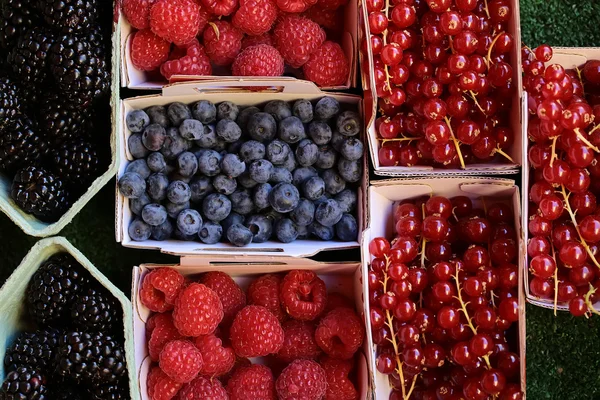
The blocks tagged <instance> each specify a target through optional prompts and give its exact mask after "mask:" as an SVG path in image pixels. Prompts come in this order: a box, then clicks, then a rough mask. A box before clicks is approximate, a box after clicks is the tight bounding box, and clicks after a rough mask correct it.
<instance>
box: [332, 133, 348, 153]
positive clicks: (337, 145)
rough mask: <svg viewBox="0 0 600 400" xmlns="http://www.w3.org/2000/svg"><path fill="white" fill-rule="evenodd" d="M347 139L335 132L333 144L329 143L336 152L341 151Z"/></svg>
mask: <svg viewBox="0 0 600 400" xmlns="http://www.w3.org/2000/svg"><path fill="white" fill-rule="evenodd" d="M344 140H346V137H345V136H344V135H342V134H341V133H339V132H337V131H336V132H333V135H332V136H331V142H330V143H329V144H330V145H331V147H333V148H334V149H335V150H336V151H340V150H341V149H342V143H344Z"/></svg>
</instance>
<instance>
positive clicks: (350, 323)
mask: <svg viewBox="0 0 600 400" xmlns="http://www.w3.org/2000/svg"><path fill="white" fill-rule="evenodd" d="M364 337H365V329H364V326H363V323H362V321H361V320H360V318H359V317H358V315H356V313H355V312H354V310H352V309H350V308H346V307H341V308H336V309H335V310H333V311H330V312H329V313H328V314H327V315H325V317H323V319H322V320H321V322H319V326H317V330H316V331H315V340H316V341H317V344H318V345H319V347H320V348H321V349H323V351H324V352H325V353H327V354H328V355H329V356H331V357H333V358H340V359H342V360H348V359H350V358H352V356H353V355H354V353H356V351H357V350H358V348H359V347H360V346H361V345H362V342H363V339H364Z"/></svg>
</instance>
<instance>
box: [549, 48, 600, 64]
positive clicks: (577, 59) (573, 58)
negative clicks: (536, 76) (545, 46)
mask: <svg viewBox="0 0 600 400" xmlns="http://www.w3.org/2000/svg"><path fill="white" fill-rule="evenodd" d="M598 58H600V48H598V47H581V48H580V47H575V48H567V47H555V48H554V50H553V54H552V59H551V60H550V61H549V62H548V64H560V65H562V66H563V67H565V68H567V69H569V68H575V67H580V66H581V65H583V64H585V63H586V62H587V61H588V60H597V59H598Z"/></svg>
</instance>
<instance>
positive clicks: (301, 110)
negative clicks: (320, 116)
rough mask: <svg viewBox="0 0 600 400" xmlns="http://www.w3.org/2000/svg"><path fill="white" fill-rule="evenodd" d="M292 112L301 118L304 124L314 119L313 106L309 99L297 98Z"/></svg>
mask: <svg viewBox="0 0 600 400" xmlns="http://www.w3.org/2000/svg"><path fill="white" fill-rule="evenodd" d="M292 113H293V114H294V116H296V117H298V118H300V121H302V123H303V124H308V123H309V122H310V121H312V119H313V106H312V104H311V103H310V101H308V100H305V99H301V100H296V102H294V105H293V106H292Z"/></svg>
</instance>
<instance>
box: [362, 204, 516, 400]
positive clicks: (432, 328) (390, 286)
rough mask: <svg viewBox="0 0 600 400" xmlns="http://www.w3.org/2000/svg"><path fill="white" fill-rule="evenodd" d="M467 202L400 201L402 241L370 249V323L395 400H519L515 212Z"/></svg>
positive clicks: (397, 215)
mask: <svg viewBox="0 0 600 400" xmlns="http://www.w3.org/2000/svg"><path fill="white" fill-rule="evenodd" d="M481 204H482V208H477V207H475V205H474V204H473V201H472V200H471V199H470V198H468V197H465V196H458V197H454V198H452V199H448V198H445V197H441V196H432V197H430V198H427V199H421V198H419V199H416V200H408V201H403V202H402V203H400V204H399V205H397V206H396V208H395V210H394V213H393V215H394V222H395V228H396V229H395V230H396V235H397V236H396V237H395V238H394V240H393V241H392V242H391V243H390V242H389V241H388V240H387V239H385V238H383V237H377V238H374V239H373V240H372V241H371V242H370V243H369V252H370V254H371V256H372V257H373V258H372V260H371V262H370V267H369V272H368V288H369V294H368V296H369V303H370V324H371V329H372V333H373V341H374V344H375V345H376V368H377V371H378V372H379V373H381V374H385V375H388V376H389V381H390V386H391V387H393V388H394V389H393V391H392V394H391V395H390V399H393V400H400V399H401V400H408V399H411V400H412V399H442V398H444V399H445V398H448V399H450V398H457V399H458V398H464V399H466V400H485V399H491V398H494V399H502V400H508V399H513V400H518V399H522V393H521V389H520V386H519V358H518V356H517V354H515V353H513V352H511V348H513V345H516V343H514V342H515V341H516V340H515V339H516V337H515V335H516V334H517V332H516V324H515V323H516V322H517V321H518V319H519V303H518V290H519V288H518V270H517V266H516V265H514V263H515V262H516V261H517V256H518V242H517V240H518V234H517V233H516V232H515V229H514V216H513V211H512V209H511V207H510V206H508V205H507V204H505V203H495V204H492V205H489V206H487V207H486V204H485V202H484V199H482V203H481Z"/></svg>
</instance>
